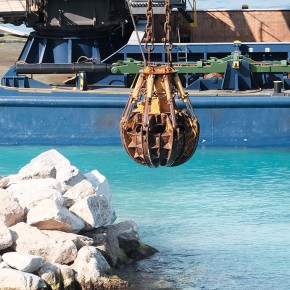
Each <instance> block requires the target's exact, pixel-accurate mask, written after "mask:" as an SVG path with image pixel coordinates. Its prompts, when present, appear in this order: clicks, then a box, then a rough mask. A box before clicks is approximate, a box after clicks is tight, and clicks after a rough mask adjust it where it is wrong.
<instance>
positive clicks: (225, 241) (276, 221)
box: [0, 146, 290, 290]
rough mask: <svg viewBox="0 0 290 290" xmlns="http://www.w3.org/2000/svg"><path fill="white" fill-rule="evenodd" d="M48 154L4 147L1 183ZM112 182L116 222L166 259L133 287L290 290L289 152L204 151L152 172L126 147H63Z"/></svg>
mask: <svg viewBox="0 0 290 290" xmlns="http://www.w3.org/2000/svg"><path fill="white" fill-rule="evenodd" d="M47 149H49V147H31V146H29V147H26V146H25V147H5V146H2V147H0V152H1V153H0V175H6V174H10V173H15V172H16V171H17V170H18V169H20V168H21V167H22V166H23V165H25V164H26V163H27V162H28V161H29V160H30V159H31V158H32V157H34V156H36V155H37V154H39V153H41V152H43V151H45V150H47ZM56 149H58V150H59V151H60V152H61V153H62V154H64V155H65V156H66V157H67V158H69V159H70V160H71V162H72V163H73V164H74V165H76V166H78V167H79V168H80V169H81V170H82V171H84V172H86V171H89V170H92V169H98V170H99V171H100V172H101V173H103V174H104V175H106V176H107V178H108V180H109V183H110V186H111V190H112V193H113V199H114V204H115V209H116V213H117V216H118V220H119V221H121V220H125V219H133V220H135V221H136V222H137V223H138V226H139V231H140V234H141V237H142V239H143V240H144V241H145V242H146V243H148V244H150V245H152V246H154V247H156V248H157V249H158V250H159V253H158V254H156V255H155V256H153V257H152V258H151V259H146V260H143V261H141V262H140V263H137V264H135V265H132V266H130V267H129V268H127V269H126V270H123V271H122V275H123V277H124V278H128V279H130V281H131V283H132V289H212V290H213V289H221V290H227V289H229V290H230V289H231V290H235V289H241V290H247V289H261V290H266V289H271V290H272V289H275V290H287V289H290V150H289V149H204V150H203V149H198V150H197V153H196V154H195V155H194V157H193V158H192V159H191V160H190V162H188V163H186V164H185V165H183V166H180V167H176V168H158V169H148V168H145V167H142V166H140V165H137V164H135V163H133V161H131V160H130V159H129V157H127V155H126V154H125V152H124V150H123V149H122V148H121V147H56Z"/></svg>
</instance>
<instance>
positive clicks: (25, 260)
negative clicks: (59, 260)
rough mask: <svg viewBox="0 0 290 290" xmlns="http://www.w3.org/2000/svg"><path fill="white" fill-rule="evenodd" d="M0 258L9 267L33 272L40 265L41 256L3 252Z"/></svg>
mask: <svg viewBox="0 0 290 290" xmlns="http://www.w3.org/2000/svg"><path fill="white" fill-rule="evenodd" d="M2 258H3V261H4V262H5V263H7V265H9V266H10V267H11V268H14V269H16V270H19V271H22V272H28V273H33V272H35V271H36V270H38V269H39V268H40V267H41V266H42V258H41V257H40V256H34V255H28V254H23V253H17V252H8V253H5V254H3V256H2Z"/></svg>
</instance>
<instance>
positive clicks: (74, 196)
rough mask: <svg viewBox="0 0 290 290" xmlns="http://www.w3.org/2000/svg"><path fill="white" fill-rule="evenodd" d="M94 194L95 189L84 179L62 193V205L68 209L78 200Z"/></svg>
mask: <svg viewBox="0 0 290 290" xmlns="http://www.w3.org/2000/svg"><path fill="white" fill-rule="evenodd" d="M94 194H95V189H94V187H93V185H92V184H91V183H90V182H89V181H87V180H85V179H84V180H82V181H81V182H79V183H78V184H76V185H74V186H73V187H72V188H70V189H69V190H67V191H66V192H65V193H64V195H63V198H64V204H63V205H64V206H65V207H67V208H69V207H71V206H72V205H74V204H75V203H76V202H77V201H78V200H80V199H82V198H84V197H87V196H90V195H94Z"/></svg>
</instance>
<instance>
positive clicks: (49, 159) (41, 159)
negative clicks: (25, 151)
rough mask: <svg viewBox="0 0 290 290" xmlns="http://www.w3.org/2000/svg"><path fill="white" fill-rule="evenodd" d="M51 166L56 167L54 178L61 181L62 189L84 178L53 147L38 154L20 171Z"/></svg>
mask: <svg viewBox="0 0 290 290" xmlns="http://www.w3.org/2000/svg"><path fill="white" fill-rule="evenodd" d="M52 166H53V167H55V169H56V179H57V180H58V181H59V182H60V183H61V185H62V188H63V189H68V188H70V187H71V186H73V185H75V184H77V183H79V182H80V181H82V180H83V179H84V176H83V174H82V173H81V172H80V171H79V170H78V169H77V168H76V167H75V166H73V165H71V163H70V162H69V160H68V159H67V158H65V157H64V156H63V155H62V154H60V153H59V152H58V151H56V150H55V149H52V150H49V151H46V152H43V153H42V154H40V155H38V156H37V157H35V158H34V159H32V160H31V161H30V163H28V164H27V165H26V166H24V167H23V168H22V169H21V171H22V172H23V171H25V172H29V171H32V172H33V171H34V168H35V167H45V168H48V167H52Z"/></svg>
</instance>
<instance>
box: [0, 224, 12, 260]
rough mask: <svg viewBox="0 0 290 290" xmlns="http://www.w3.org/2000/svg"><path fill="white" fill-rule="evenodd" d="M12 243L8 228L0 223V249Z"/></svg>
mask: <svg viewBox="0 0 290 290" xmlns="http://www.w3.org/2000/svg"><path fill="white" fill-rule="evenodd" d="M12 243H13V241H12V235H11V233H10V231H9V229H8V228H7V227H6V226H5V225H4V224H0V250H4V249H7V248H9V247H10V246H12ZM0 262H1V259H0Z"/></svg>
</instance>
